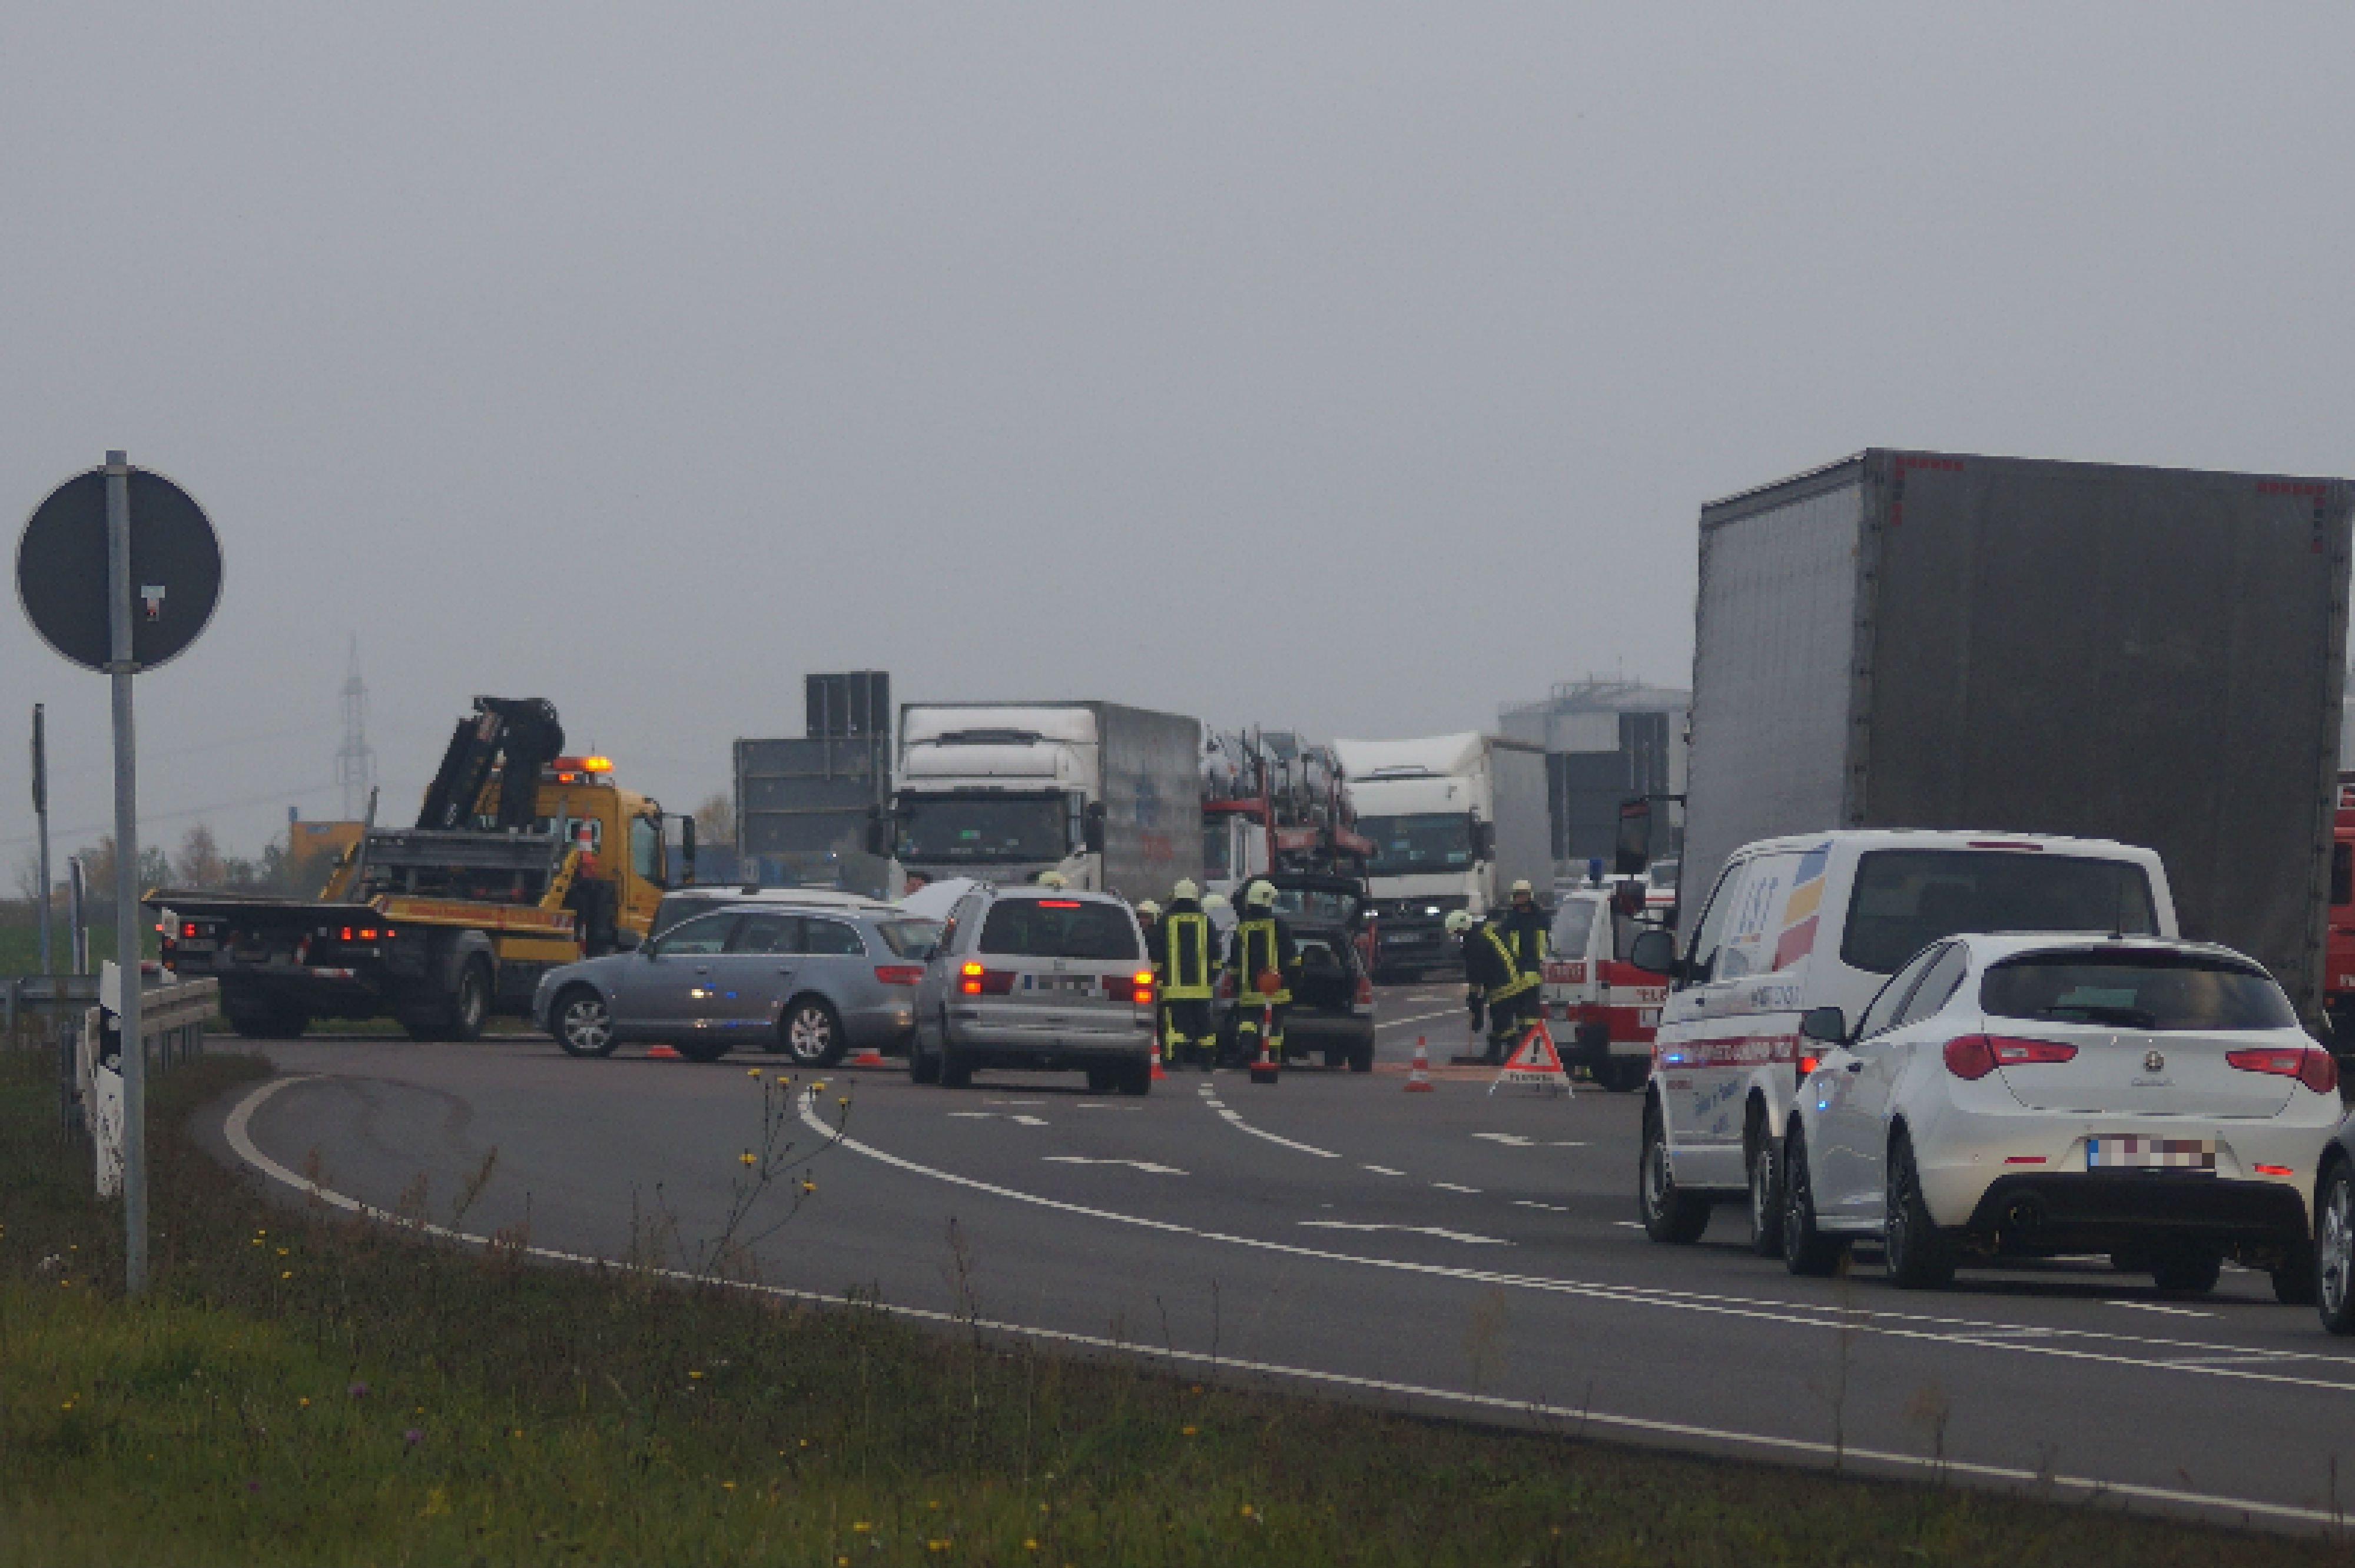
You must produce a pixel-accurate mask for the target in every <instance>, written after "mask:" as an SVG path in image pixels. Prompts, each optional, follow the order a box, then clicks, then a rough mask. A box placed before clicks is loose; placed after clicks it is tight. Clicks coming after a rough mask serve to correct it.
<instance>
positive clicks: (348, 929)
mask: <svg viewBox="0 0 2355 1568" xmlns="http://www.w3.org/2000/svg"><path fill="white" fill-rule="evenodd" d="M351 939H352V928H351V927H350V926H348V925H347V926H346V927H344V934H343V940H344V941H346V942H349V941H350V940H351Z"/></svg>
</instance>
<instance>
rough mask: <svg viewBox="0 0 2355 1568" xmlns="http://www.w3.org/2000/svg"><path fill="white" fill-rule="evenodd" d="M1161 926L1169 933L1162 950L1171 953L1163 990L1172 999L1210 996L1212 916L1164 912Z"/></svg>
mask: <svg viewBox="0 0 2355 1568" xmlns="http://www.w3.org/2000/svg"><path fill="white" fill-rule="evenodd" d="M1161 926H1162V930H1163V931H1164V932H1166V933H1167V945H1166V946H1165V947H1164V948H1163V951H1164V952H1166V953H1167V954H1168V955H1169V964H1168V969H1169V973H1168V974H1167V976H1164V977H1163V979H1162V984H1161V994H1162V995H1163V996H1164V997H1168V998H1169V999H1170V1000H1172V1001H1180V1002H1182V1001H1186V1000H1188V999H1189V998H1194V997H1208V996H1209V994H1210V919H1209V916H1208V915H1200V914H1173V915H1167V916H1164V917H1163V919H1162V923H1161Z"/></svg>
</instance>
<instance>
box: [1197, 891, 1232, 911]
mask: <svg viewBox="0 0 2355 1568" xmlns="http://www.w3.org/2000/svg"><path fill="white" fill-rule="evenodd" d="M1226 907H1227V895H1226V894H1224V893H1204V894H1203V895H1202V908H1203V910H1204V912H1209V911H1210V910H1214V909H1224V908H1226Z"/></svg>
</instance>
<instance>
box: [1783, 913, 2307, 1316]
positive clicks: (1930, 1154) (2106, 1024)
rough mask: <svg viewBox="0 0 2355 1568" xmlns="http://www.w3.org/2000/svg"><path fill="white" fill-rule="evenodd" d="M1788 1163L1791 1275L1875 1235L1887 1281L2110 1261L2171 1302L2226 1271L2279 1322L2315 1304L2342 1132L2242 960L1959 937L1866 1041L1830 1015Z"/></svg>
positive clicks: (1873, 1019) (1862, 1025)
mask: <svg viewBox="0 0 2355 1568" xmlns="http://www.w3.org/2000/svg"><path fill="white" fill-rule="evenodd" d="M1800 1032H1801V1034H1802V1035H1803V1036H1804V1037H1805V1038H1806V1040H1808V1041H1809V1042H1812V1043H1811V1044H1810V1045H1809V1046H1808V1047H1807V1049H1809V1050H1820V1051H1822V1055H1821V1056H1820V1057H1815V1058H1807V1057H1803V1058H1802V1060H1801V1064H1800V1065H1801V1073H1800V1078H1799V1083H1798V1095H1797V1103H1796V1105H1794V1106H1793V1107H1792V1110H1791V1114H1790V1115H1789V1116H1788V1118H1787V1122H1788V1125H1789V1129H1790V1130H1789V1132H1788V1133H1787V1134H1786V1135H1785V1142H1784V1153H1783V1163H1784V1168H1783V1171H1782V1173H1781V1174H1782V1178H1783V1179H1782V1188H1783V1198H1784V1202H1783V1238H1782V1239H1783V1255H1784V1260H1785V1263H1787V1264H1789V1266H1790V1268H1791V1270H1792V1272H1794V1273H1796V1274H1820V1273H1828V1272H1829V1271H1830V1270H1831V1269H1832V1268H1833V1267H1834V1266H1835V1264H1837V1263H1838V1259H1839V1257H1840V1254H1841V1253H1842V1252H1844V1251H1845V1250H1846V1248H1847V1245H1848V1243H1849V1241H1851V1240H1852V1239H1855V1238H1858V1237H1869V1236H1878V1237H1880V1238H1881V1242H1882V1244H1883V1247H1884V1249H1885V1252H1886V1256H1887V1266H1888V1272H1889V1276H1890V1278H1891V1280H1892V1281H1893V1282H1895V1283H1896V1284H1897V1285H1902V1286H1907V1287H1911V1288H1923V1287H1932V1288H1934V1287H1936V1286H1939V1285H1945V1283H1946V1282H1947V1281H1948V1280H1950V1279H1951V1278H1952V1277H1953V1275H1954V1272H1955V1265H1956V1264H1958V1263H1962V1262H1966V1261H1971V1260H1979V1259H1984V1260H1990V1261H1992V1260H1997V1259H2000V1258H2003V1257H2007V1256H2010V1257H2020V1256H2028V1257H2038V1256H2052V1255H2056V1254H2060V1253H2089V1252H2090V1253H2109V1254H2110V1256H2111V1258H2112V1260H2113V1261H2114V1262H2115V1263H2116V1264H2117V1265H2118V1266H2119V1267H2121V1268H2130V1269H2147V1270H2148V1271H2149V1272H2150V1274H2151V1275H2152V1276H2153V1277H2154V1278H2155V1279H2156V1280H2157V1281H2158V1285H2159V1286H2160V1288H2161V1289H2165V1290H2180V1291H2200V1290H2206V1289H2208V1288H2210V1287H2211V1286H2212V1285H2214V1284H2215V1283H2216V1278H2217V1275H2218V1271H2219V1269H2220V1268H2221V1266H2222V1261H2223V1260H2224V1259H2225V1258H2226V1257H2228V1256H2229V1257H2231V1258H2232V1259H2234V1260H2235V1261H2237V1262H2239V1263H2241V1264H2244V1265H2246V1266H2249V1267H2252V1268H2261V1269H2264V1270H2266V1271H2267V1272H2269V1273H2271V1274H2272V1275H2273V1278H2274V1290H2275V1295H2276V1296H2279V1297H2280V1298H2281V1299H2282V1300H2284V1301H2304V1300H2309V1299H2311V1296H2312V1292H2313V1288H2314V1284H2313V1282H2314V1262H2313V1253H2312V1252H2311V1250H2310V1245H2311V1243H2310V1242H2309V1240H2308V1238H2309V1237H2310V1236H2311V1234H2312V1231H2311V1227H2310V1224H2309V1221H2308V1214H2307V1193H2308V1191H2310V1190H2311V1189H2312V1187H2313V1185H2314V1179H2315V1173H2316V1168H2317V1165H2318V1162H2319V1161H2320V1159H2321V1157H2322V1154H2323V1150H2324V1147H2325V1146H2326V1145H2327V1144H2328V1142H2329V1139H2330V1134H2331V1130H2332V1129H2333V1128H2334V1127H2335V1126H2337V1125H2338V1124H2339V1118H2340V1115H2341V1110H2340V1105H2339V1094H2338V1093H2337V1091H2338V1072H2337V1069H2336V1067H2335V1065H2334V1064H2333V1062H2332V1061H2331V1058H2330V1054H2329V1052H2328V1051H2323V1050H2321V1049H2319V1048H2318V1047H2317V1046H2316V1045H2315V1043H2314V1041H2313V1040H2311V1039H2309V1038H2308V1037H2307V1035H2306V1033H2305V1032H2304V1031H2303V1030H2302V1029H2299V1028H2298V1024H2297V1017H2296V1012H2295V1011H2294V1010H2293V1009H2292V1008H2291V1006H2290V1003H2289V998H2288V997H2285V996H2284V995H2283V994H2282V990H2281V987H2279V986H2277V985H2275V982H2274V980H2273V977H2272V976H2269V975H2267V974H2266V973H2265V972H2264V969H2263V968H2261V967H2259V966H2258V965H2256V964H2255V963H2254V961H2252V960H2250V959H2248V958H2244V957H2243V956H2242V955H2240V954H2237V953H2234V952H2233V951H2232V950H2231V949H2230V948H2224V947H2215V946H2211V945H2208V944H2202V943H2190V942H2169V941H2162V940H2157V939H2152V938H2120V937H2086V936H2082V935H2077V936H2072V935H2056V934H2051V933H2045V934H2038V935H2025V936H2021V935H2006V936H1957V937H1953V938H1950V939H1948V940H1946V941H1943V942H1935V943H1933V944H1930V945H1929V946H1927V947H1925V948H1923V950H1922V952H1921V953H1920V954H1918V955H1915V956H1914V958H1913V961H1912V962H1910V963H1908V964H1907V965H1905V966H1904V967H1903V968H1902V969H1900V970H1899V971H1898V972H1897V974H1896V975H1894V976H1891V979H1890V981H1889V983H1888V984H1887V985H1886V986H1884V987H1881V993H1880V995H1879V996H1877V997H1874V998H1873V1000H1872V1003H1871V1005H1870V1007H1868V1008H1866V1009H1865V1013H1864V1016H1863V1018H1862V1019H1859V1020H1858V1021H1857V1022H1856V1023H1855V1024H1854V1026H1853V1027H1850V1025H1849V1021H1848V1020H1847V1019H1845V1018H1843V1017H1841V1016H1840V1010H1839V1009H1838V1008H1817V1009H1816V1010H1814V1011H1812V1012H1810V1013H1808V1014H1807V1015H1806V1018H1805V1019H1803V1020H1802V1021H1801V1025H1800Z"/></svg>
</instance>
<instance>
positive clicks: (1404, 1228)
mask: <svg viewBox="0 0 2355 1568" xmlns="http://www.w3.org/2000/svg"><path fill="white" fill-rule="evenodd" d="M1300 1222H1301V1223H1302V1224H1303V1225H1305V1226H1307V1227H1308V1228H1309V1229H1310V1230H1312V1231H1399V1232H1404V1233H1405V1234H1407V1235H1410V1236H1437V1237H1438V1238H1439V1239H1440V1240H1441V1241H1443V1242H1462V1243H1465V1245H1467V1246H1476V1247H1509V1246H1511V1245H1512V1244H1513V1243H1510V1242H1508V1241H1506V1240H1504V1239H1503V1238H1501V1237H1497V1236H1476V1235H1474V1234H1473V1233H1472V1232H1469V1231H1451V1230H1449V1229H1448V1228H1447V1227H1446V1226H1444V1225H1369V1224H1366V1223H1364V1222H1363V1221H1356V1220H1303V1221H1300Z"/></svg>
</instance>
